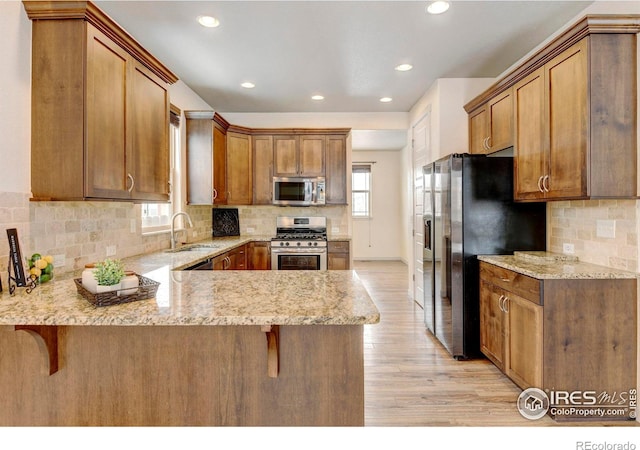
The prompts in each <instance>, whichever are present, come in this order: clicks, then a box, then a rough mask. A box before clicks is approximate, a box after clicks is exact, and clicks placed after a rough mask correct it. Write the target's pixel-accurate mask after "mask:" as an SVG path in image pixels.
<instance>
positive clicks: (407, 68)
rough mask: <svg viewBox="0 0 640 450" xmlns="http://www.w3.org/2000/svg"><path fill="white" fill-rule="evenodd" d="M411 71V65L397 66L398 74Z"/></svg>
mask: <svg viewBox="0 0 640 450" xmlns="http://www.w3.org/2000/svg"><path fill="white" fill-rule="evenodd" d="M411 69H413V66H412V65H411V64H400V65H399V66H396V70H397V71H398V72H406V71H407V70H411Z"/></svg>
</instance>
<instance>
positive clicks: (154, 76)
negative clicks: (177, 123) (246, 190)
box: [23, 2, 177, 201]
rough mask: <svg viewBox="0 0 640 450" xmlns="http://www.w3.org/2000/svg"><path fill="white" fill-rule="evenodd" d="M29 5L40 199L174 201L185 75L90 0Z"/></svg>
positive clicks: (34, 159) (34, 172) (34, 184)
mask: <svg viewBox="0 0 640 450" xmlns="http://www.w3.org/2000/svg"><path fill="white" fill-rule="evenodd" d="M23 4H24V7H25V10H26V12H27V14H28V16H29V18H30V19H31V20H32V133H31V135H32V145H31V189H32V193H33V197H34V199H37V200H82V199H89V200H90V199H108V200H131V201H168V199H169V192H170V186H169V172H170V162H169V93H168V86H169V84H171V83H175V82H176V81H177V77H176V76H175V75H174V74H173V73H171V72H170V71H169V70H168V69H167V68H166V67H164V66H163V65H162V64H161V63H160V62H159V61H158V60H157V59H155V58H154V57H153V56H152V55H151V54H149V53H148V52H147V51H146V50H145V49H144V48H142V47H141V46H140V45H139V44H138V43H137V42H136V41H135V40H134V39H133V38H132V37H131V36H130V35H129V34H127V32H126V31H124V30H123V29H121V28H120V27H119V26H118V25H117V24H116V23H115V22H113V21H112V20H111V19H110V18H109V17H108V16H106V15H105V14H104V13H103V12H102V11H101V10H100V9H98V8H97V7H96V6H95V5H94V4H93V3H91V2H77V3H73V4H69V3H68V2H23ZM52 168H55V170H52Z"/></svg>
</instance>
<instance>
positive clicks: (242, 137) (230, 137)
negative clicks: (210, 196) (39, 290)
mask: <svg viewBox="0 0 640 450" xmlns="http://www.w3.org/2000/svg"><path fill="white" fill-rule="evenodd" d="M252 166H253V154H252V151H251V136H250V135H248V134H244V133H236V132H231V131H229V132H227V204H229V205H251V204H252V200H253V168H252Z"/></svg>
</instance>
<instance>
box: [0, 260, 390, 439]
mask: <svg viewBox="0 0 640 450" xmlns="http://www.w3.org/2000/svg"><path fill="white" fill-rule="evenodd" d="M184 253H189V252H184ZM173 257H174V256H172V255H171V254H167V253H164V252H163V253H162V254H160V253H158V254H153V255H150V256H149V257H147V258H143V257H140V258H132V259H128V260H125V264H126V266H127V268H128V269H130V270H134V271H136V272H137V273H139V274H140V275H143V276H144V277H147V278H150V279H152V280H154V281H157V282H159V283H160V285H159V287H158V290H157V293H156V295H155V297H154V298H150V299H146V300H137V301H134V302H130V303H123V304H117V305H112V306H105V307H97V306H94V305H92V304H91V303H90V302H89V301H88V300H87V299H85V298H83V297H82V296H81V295H79V294H78V292H77V289H76V286H75V283H74V281H73V279H72V278H73V275H69V276H68V277H67V278H65V277H59V278H56V279H54V280H53V281H51V282H49V283H45V284H43V285H41V286H38V287H37V288H36V289H35V290H34V291H33V292H31V293H30V294H27V293H26V292H25V290H24V289H20V288H19V289H18V291H17V293H16V295H15V296H10V295H9V294H8V293H7V292H4V293H2V294H0V347H1V348H2V352H1V353H0V392H1V395H0V426H19V425H27V426H58V425H62V426H103V425H104V426H217V425H228V426H276V425H278V426H279V425H283V426H317V425H327V426H352V425H356V426H362V425H364V363H363V336H362V335H363V326H364V325H366V324H375V323H377V322H378V321H379V318H380V317H379V312H378V310H377V308H376V307H375V305H374V303H373V302H372V300H371V298H370V297H369V295H368V293H367V291H366V289H365V288H364V286H363V285H362V283H361V282H360V280H359V278H358V276H357V275H356V274H355V272H352V271H181V270H173V269H175V267H177V266H179V264H177V263H176V261H175V260H172V259H171V258H173ZM191 257H192V258H193V255H192V256H191ZM76 275H77V274H76Z"/></svg>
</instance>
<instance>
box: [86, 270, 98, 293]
mask: <svg viewBox="0 0 640 450" xmlns="http://www.w3.org/2000/svg"><path fill="white" fill-rule="evenodd" d="M96 270H97V269H96V265H95V264H85V266H84V270H83V271H82V286H84V288H85V289H86V290H88V291H89V292H91V293H92V294H95V293H96V291H97V290H98V281H97V280H96V276H95V273H96Z"/></svg>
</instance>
